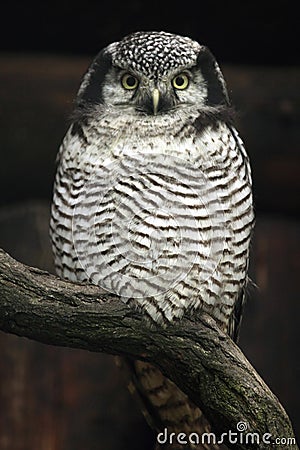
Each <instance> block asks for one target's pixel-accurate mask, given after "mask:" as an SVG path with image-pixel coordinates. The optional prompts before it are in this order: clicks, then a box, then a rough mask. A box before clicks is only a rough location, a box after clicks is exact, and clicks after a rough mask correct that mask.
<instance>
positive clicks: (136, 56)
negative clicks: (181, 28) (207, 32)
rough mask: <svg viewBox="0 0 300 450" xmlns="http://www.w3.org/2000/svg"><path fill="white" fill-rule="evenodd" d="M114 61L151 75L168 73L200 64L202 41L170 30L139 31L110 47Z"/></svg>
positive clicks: (153, 76) (152, 76) (119, 64)
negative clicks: (198, 60) (198, 61)
mask: <svg viewBox="0 0 300 450" xmlns="http://www.w3.org/2000/svg"><path fill="white" fill-rule="evenodd" d="M108 48H109V50H110V51H111V52H112V55H113V64H115V65H117V66H119V67H124V64H126V66H125V67H128V65H129V66H131V67H132V68H133V69H135V70H137V71H138V72H141V73H143V74H144V75H146V76H147V77H149V78H156V77H158V76H162V75H165V74H166V73H168V72H169V71H170V70H172V69H176V68H177V67H181V66H184V67H188V66H193V65H195V64H196V60H197V56H198V53H199V51H200V49H201V46H200V44H198V42H196V41H193V40H192V39H190V38H188V37H183V36H178V35H175V34H171V33H166V32H163V31H161V32H153V31H146V32H137V33H133V34H130V35H128V36H126V37H125V38H124V39H123V40H122V41H120V42H115V43H114V44H112V45H111V46H109V47H108Z"/></svg>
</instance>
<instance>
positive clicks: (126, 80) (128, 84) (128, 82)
mask: <svg viewBox="0 0 300 450" xmlns="http://www.w3.org/2000/svg"><path fill="white" fill-rule="evenodd" d="M121 83H122V86H123V88H124V89H128V90H132V89H136V88H137V87H138V84H139V80H138V79H137V78H136V77H134V76H133V75H131V74H130V73H125V74H124V75H123V76H122V79H121Z"/></svg>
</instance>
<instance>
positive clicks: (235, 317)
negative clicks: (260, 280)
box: [227, 287, 246, 342]
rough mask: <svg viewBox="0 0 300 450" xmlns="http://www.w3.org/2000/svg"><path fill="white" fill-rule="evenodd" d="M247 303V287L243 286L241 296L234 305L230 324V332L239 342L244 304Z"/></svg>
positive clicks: (234, 339)
mask: <svg viewBox="0 0 300 450" xmlns="http://www.w3.org/2000/svg"><path fill="white" fill-rule="evenodd" d="M245 303H246V288H245V287H244V288H242V290H241V292H240V294H239V297H238V299H237V301H236V303H235V305H234V310H233V313H232V315H231V318H230V320H229V324H228V331H227V332H228V334H229V336H230V337H231V338H232V340H233V341H234V342H238V339H239V334H240V328H241V323H242V318H243V311H244V306H245Z"/></svg>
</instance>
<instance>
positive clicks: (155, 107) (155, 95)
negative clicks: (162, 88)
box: [152, 88, 160, 115]
mask: <svg viewBox="0 0 300 450" xmlns="http://www.w3.org/2000/svg"><path fill="white" fill-rule="evenodd" d="M159 98H160V92H159V90H158V89H157V88H155V89H153V92H152V103H153V114H154V115H156V114H157V111H158V104H159Z"/></svg>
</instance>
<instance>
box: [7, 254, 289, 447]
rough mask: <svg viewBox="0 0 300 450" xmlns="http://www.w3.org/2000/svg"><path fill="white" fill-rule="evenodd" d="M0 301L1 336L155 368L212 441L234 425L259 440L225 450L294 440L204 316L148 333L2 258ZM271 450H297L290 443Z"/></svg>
mask: <svg viewBox="0 0 300 450" xmlns="http://www.w3.org/2000/svg"><path fill="white" fill-rule="evenodd" d="M0 295H1V298H0V329H1V330H3V331H5V332H8V333H13V334H17V335H19V336H25V337H28V338H31V339H35V340H37V341H40V342H43V343H46V344H52V345H58V346H66V347H74V348H81V349H86V350H90V351H95V352H105V353H110V354H118V355H125V356H128V357H132V358H138V359H143V360H146V361H149V362H152V363H155V365H157V366H158V367H159V368H160V370H161V371H162V372H163V373H164V374H165V375H166V376H167V377H169V378H170V379H172V380H173V381H174V382H175V383H176V384H177V385H178V386H179V387H180V388H181V389H182V390H183V391H184V392H186V393H187V394H188V395H189V397H190V398H191V399H192V400H193V401H194V403H195V404H197V405H199V406H200V408H201V409H202V410H203V411H204V413H205V414H206V416H207V418H208V419H209V421H210V422H211V424H212V425H213V428H214V431H215V432H216V433H217V435H219V434H221V433H228V431H229V430H232V431H233V432H236V431H237V423H238V422H245V423H247V427H248V428H247V432H251V433H258V435H259V439H260V442H259V443H257V441H255V443H254V444H252V443H251V440H250V442H248V443H247V442H240V441H241V439H240V437H239V438H238V439H237V441H238V442H236V443H232V442H231V443H230V442H228V440H227V442H226V445H227V446H228V447H229V448H236V449H247V450H249V449H252V448H253V449H265V448H271V447H272V444H271V441H272V442H275V439H278V438H279V439H281V438H285V439H288V438H294V433H293V430H292V426H291V423H290V420H289V418H288V416H287V414H286V412H285V411H284V409H283V407H282V406H281V405H280V403H279V401H278V399H277V398H276V397H275V395H274V394H273V393H272V392H271V391H270V389H269V388H268V387H267V386H266V384H265V383H264V382H263V380H262V379H261V378H260V377H259V375H258V374H257V373H256V372H255V370H254V368H253V367H252V366H251V365H250V363H249V362H248V361H247V359H246V358H245V356H244V355H243V353H242V352H241V350H240V349H239V348H238V347H237V346H236V345H235V344H234V342H233V341H232V340H231V339H230V338H229V336H227V335H226V334H224V333H223V332H222V331H220V330H219V328H218V327H217V325H216V323H215V322H214V320H213V319H211V318H210V317H209V316H208V315H206V314H201V315H199V316H197V318H184V319H182V320H180V321H178V322H176V323H174V324H170V325H169V326H168V327H167V328H162V327H159V326H157V327H153V328H151V330H149V327H147V326H146V324H145V321H144V319H143V317H142V315H141V314H139V313H138V312H136V311H134V310H132V309H130V308H128V307H127V306H126V305H124V304H123V303H122V302H121V301H120V299H119V298H117V297H116V296H114V295H112V294H110V293H107V292H105V291H103V290H101V289H100V288H98V287H96V286H86V285H80V284H74V283H70V282H67V281H64V280H61V279H59V278H57V277H55V276H53V275H50V274H49V273H47V272H44V271H41V270H39V269H36V268H32V267H28V266H25V265H23V264H21V263H19V262H17V261H15V260H14V259H13V258H11V257H10V256H9V255H7V254H6V253H5V252H4V251H2V250H0ZM245 433H246V432H245ZM245 433H244V435H245ZM267 433H268V435H267ZM263 436H265V439H266V440H268V439H270V443H269V444H268V443H266V442H263V441H262V437H263ZM244 437H245V436H244ZM276 445H278V447H280V448H290V449H297V448H298V447H297V445H296V443H295V441H294V443H292V441H289V443H288V441H287V440H286V441H281V442H279V441H277V442H276Z"/></svg>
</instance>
